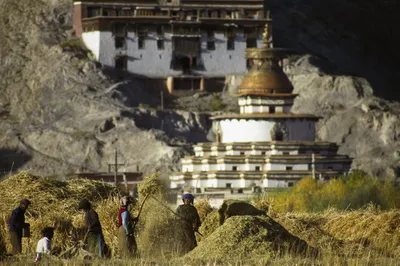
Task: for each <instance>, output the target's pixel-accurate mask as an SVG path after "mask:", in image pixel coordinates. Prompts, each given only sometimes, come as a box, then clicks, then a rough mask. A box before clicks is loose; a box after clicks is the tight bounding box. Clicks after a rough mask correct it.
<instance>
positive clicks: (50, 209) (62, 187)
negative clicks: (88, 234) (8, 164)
mask: <svg viewBox="0 0 400 266" xmlns="http://www.w3.org/2000/svg"><path fill="white" fill-rule="evenodd" d="M113 194H115V195H116V194H117V191H116V190H115V189H114V188H112V187H111V186H108V185H106V184H104V183H101V182H95V181H90V180H87V179H73V180H67V181H59V180H54V179H47V178H42V177H37V176H33V175H31V174H29V173H26V172H22V173H19V174H17V175H14V176H12V177H10V178H8V179H6V180H4V181H2V182H0V198H1V201H0V213H1V214H2V215H3V217H1V221H3V222H2V223H1V224H0V228H1V230H0V234H1V236H0V239H1V238H3V239H7V241H6V245H7V248H10V243H9V242H8V237H7V231H8V229H7V225H6V222H5V221H6V220H8V219H9V217H10V215H11V212H12V210H13V209H14V208H16V207H17V206H18V205H19V201H20V200H21V199H22V198H27V199H29V200H31V202H32V205H31V206H30V207H29V209H28V210H27V212H26V222H28V223H30V225H31V239H32V241H34V242H36V241H37V240H38V239H40V238H41V235H40V232H41V229H42V228H43V227H47V226H53V225H55V226H56V231H55V237H54V240H53V247H54V248H55V249H56V250H57V249H58V250H65V249H67V248H68V247H70V246H73V245H75V244H76V242H77V240H79V239H82V238H83V236H82V235H81V234H82V232H83V231H82V230H81V229H80V228H82V227H83V225H84V223H83V214H81V213H80V212H79V211H78V210H77V206H78V203H79V201H80V200H82V199H83V198H87V199H88V200H90V201H92V203H93V204H94V205H95V206H96V205H97V204H99V203H100V202H101V201H102V200H103V199H107V198H108V197H109V196H110V195H113ZM108 221H110V217H101V222H102V225H103V227H105V228H106V229H107V228H108V225H107V223H108ZM107 234H108V232H107V231H106V232H105V237H106V239H112V237H109V236H108V235H107ZM27 242H28V241H27V240H26V239H24V242H23V250H24V251H33V250H34V246H35V245H29V246H28V245H27V244H28V243H27Z"/></svg>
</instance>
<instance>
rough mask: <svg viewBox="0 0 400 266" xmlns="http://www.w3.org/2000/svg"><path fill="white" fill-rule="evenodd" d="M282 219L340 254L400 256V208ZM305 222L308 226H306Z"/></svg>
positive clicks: (300, 233) (290, 227)
mask: <svg viewBox="0 0 400 266" xmlns="http://www.w3.org/2000/svg"><path fill="white" fill-rule="evenodd" d="M278 221H279V222H280V223H282V224H283V225H285V227H286V228H287V229H288V230H290V231H291V232H293V233H294V234H296V235H298V236H300V237H301V238H303V239H305V240H307V242H308V243H310V244H311V245H313V246H320V247H321V248H323V249H327V250H334V251H335V253H339V254H349V253H351V254H353V255H354V254H365V253H366V252H369V253H374V252H377V253H378V254H384V255H385V256H393V257H399V256H400V211H399V210H391V211H376V210H374V209H371V208H369V209H366V210H358V211H336V210H332V209H331V210H327V211H325V212H323V213H291V214H285V215H284V214H281V215H279V217H278ZM304 224H305V225H306V226H304Z"/></svg>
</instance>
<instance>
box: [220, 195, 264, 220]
mask: <svg viewBox="0 0 400 266" xmlns="http://www.w3.org/2000/svg"><path fill="white" fill-rule="evenodd" d="M218 213H219V216H220V224H223V223H224V221H225V220H226V219H228V218H229V217H232V216H242V215H251V216H258V215H265V212H264V211H262V210H259V209H257V208H256V207H254V206H253V205H251V204H249V203H247V202H244V201H239V200H225V201H224V203H223V204H222V205H221V207H220V208H219V210H218Z"/></svg>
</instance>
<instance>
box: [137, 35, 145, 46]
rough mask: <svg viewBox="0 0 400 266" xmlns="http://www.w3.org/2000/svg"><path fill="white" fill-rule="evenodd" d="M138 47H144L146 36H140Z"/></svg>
mask: <svg viewBox="0 0 400 266" xmlns="http://www.w3.org/2000/svg"><path fill="white" fill-rule="evenodd" d="M138 49H144V37H143V36H140V37H139V38H138Z"/></svg>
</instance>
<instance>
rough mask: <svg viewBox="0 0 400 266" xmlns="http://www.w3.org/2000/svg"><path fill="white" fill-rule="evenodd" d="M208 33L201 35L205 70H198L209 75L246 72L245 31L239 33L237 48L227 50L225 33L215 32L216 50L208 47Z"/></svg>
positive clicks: (236, 42)
mask: <svg viewBox="0 0 400 266" xmlns="http://www.w3.org/2000/svg"><path fill="white" fill-rule="evenodd" d="M207 40H208V38H207V33H206V32H204V33H202V36H201V60H202V62H203V64H204V67H205V71H204V72H203V71H196V73H199V74H206V75H207V76H221V75H231V74H243V73H245V72H246V54H245V52H246V51H245V50H246V39H245V38H244V35H243V33H237V35H236V40H235V49H234V50H227V41H226V38H225V36H224V34H223V33H218V32H215V34H214V40H215V50H208V49H207Z"/></svg>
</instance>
